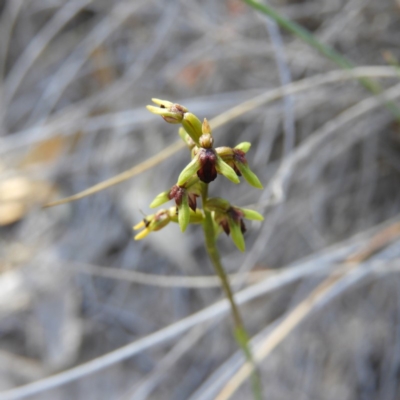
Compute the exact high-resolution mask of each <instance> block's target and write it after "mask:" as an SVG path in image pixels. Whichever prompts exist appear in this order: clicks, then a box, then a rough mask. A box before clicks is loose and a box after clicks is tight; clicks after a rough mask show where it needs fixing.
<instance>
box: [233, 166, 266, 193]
mask: <svg viewBox="0 0 400 400" xmlns="http://www.w3.org/2000/svg"><path fill="white" fill-rule="evenodd" d="M235 165H236V167H237V169H238V170H239V171H240V172H241V174H242V175H243V178H244V179H245V180H246V181H247V183H248V184H249V185H251V186H253V187H255V188H257V189H262V188H263V185H262V184H261V182H260V180H259V179H258V178H257V175H256V174H255V173H254V172H253V171H252V170H251V169H250V168H249V166H248V165H246V164H243V163H240V162H236V163H235Z"/></svg>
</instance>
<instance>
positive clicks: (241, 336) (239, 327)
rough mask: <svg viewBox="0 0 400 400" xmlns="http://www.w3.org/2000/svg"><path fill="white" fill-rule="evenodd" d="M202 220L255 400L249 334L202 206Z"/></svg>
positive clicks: (258, 391) (257, 385)
mask: <svg viewBox="0 0 400 400" xmlns="http://www.w3.org/2000/svg"><path fill="white" fill-rule="evenodd" d="M204 187H205V189H204V192H203V205H205V202H206V199H207V192H208V185H204ZM204 216H205V218H204V221H203V231H204V238H205V244H206V249H207V253H208V256H209V257H210V260H211V262H212V264H213V266H214V269H215V272H216V273H217V275H218V277H219V279H220V281H221V286H222V288H223V290H224V292H225V296H226V298H227V299H228V301H229V304H230V306H231V313H232V319H233V323H234V327H235V330H234V333H235V334H234V336H235V339H236V342H237V343H238V345H239V347H240V348H241V349H242V351H243V353H244V355H245V358H246V360H247V361H248V362H249V363H250V364H251V365H252V366H253V372H252V377H251V380H252V387H253V394H254V398H255V399H256V400H262V387H261V380H260V377H259V374H258V372H257V370H256V364H255V361H254V359H253V356H252V353H251V349H250V345H249V343H250V341H249V335H248V333H247V331H246V328H245V326H244V324H243V319H242V316H241V315H240V311H239V308H238V306H237V304H236V302H235V298H234V296H233V291H232V288H231V285H230V283H229V279H228V276H227V274H226V272H225V270H224V267H223V266H222V263H221V258H220V255H219V252H218V249H217V246H216V234H215V230H214V223H213V219H212V216H211V212H210V211H208V210H207V209H206V207H204Z"/></svg>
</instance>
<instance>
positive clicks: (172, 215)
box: [133, 207, 204, 240]
mask: <svg viewBox="0 0 400 400" xmlns="http://www.w3.org/2000/svg"><path fill="white" fill-rule="evenodd" d="M187 209H188V210H189V213H188V215H187V214H185V212H184V213H183V214H184V215H183V217H182V216H179V213H178V212H177V209H176V207H170V208H168V209H163V210H159V211H157V212H156V213H155V214H152V215H148V216H146V217H145V218H143V220H142V221H140V222H139V223H138V224H136V225H135V226H134V227H133V229H134V230H139V229H142V231H140V232H139V233H138V234H137V235H136V236H135V237H134V239H135V240H141V239H144V238H145V237H146V236H147V235H148V234H149V233H150V232H156V231H159V230H160V229H162V228H164V227H165V226H167V225H168V224H169V223H170V222H176V223H179V224H181V220H183V219H188V222H187V224H199V223H201V222H202V221H203V219H204V215H203V212H202V211H201V210H199V209H197V210H196V211H192V210H191V209H190V208H189V207H187ZM187 224H186V225H187Z"/></svg>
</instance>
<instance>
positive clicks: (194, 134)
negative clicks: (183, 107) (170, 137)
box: [182, 112, 203, 145]
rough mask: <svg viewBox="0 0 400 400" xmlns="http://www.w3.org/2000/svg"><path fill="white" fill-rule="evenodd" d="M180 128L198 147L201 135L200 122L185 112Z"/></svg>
mask: <svg viewBox="0 0 400 400" xmlns="http://www.w3.org/2000/svg"><path fill="white" fill-rule="evenodd" d="M182 126H183V128H184V129H185V131H186V132H187V134H188V135H189V136H190V137H191V138H192V139H193V141H194V142H195V143H196V144H197V145H199V139H200V136H201V135H202V126H203V124H202V123H201V121H200V120H199V119H198V118H197V117H196V116H195V115H194V114H192V113H190V112H186V113H185V114H184V115H183V119H182Z"/></svg>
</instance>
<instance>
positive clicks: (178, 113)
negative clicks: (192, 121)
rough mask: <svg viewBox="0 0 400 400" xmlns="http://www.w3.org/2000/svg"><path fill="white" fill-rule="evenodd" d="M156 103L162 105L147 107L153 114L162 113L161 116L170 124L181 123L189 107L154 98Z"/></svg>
mask: <svg viewBox="0 0 400 400" xmlns="http://www.w3.org/2000/svg"><path fill="white" fill-rule="evenodd" d="M152 100H153V102H154V103H156V104H157V105H159V106H160V107H159V108H158V107H154V106H147V109H148V110H149V111H150V112H152V113H153V114H157V115H161V117H162V118H163V119H164V120H165V121H166V122H168V123H170V124H180V123H181V122H182V120H183V116H184V114H185V113H187V111H188V110H187V108H186V107H184V106H181V105H180V104H174V103H171V102H170V101H167V100H160V99H152Z"/></svg>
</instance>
